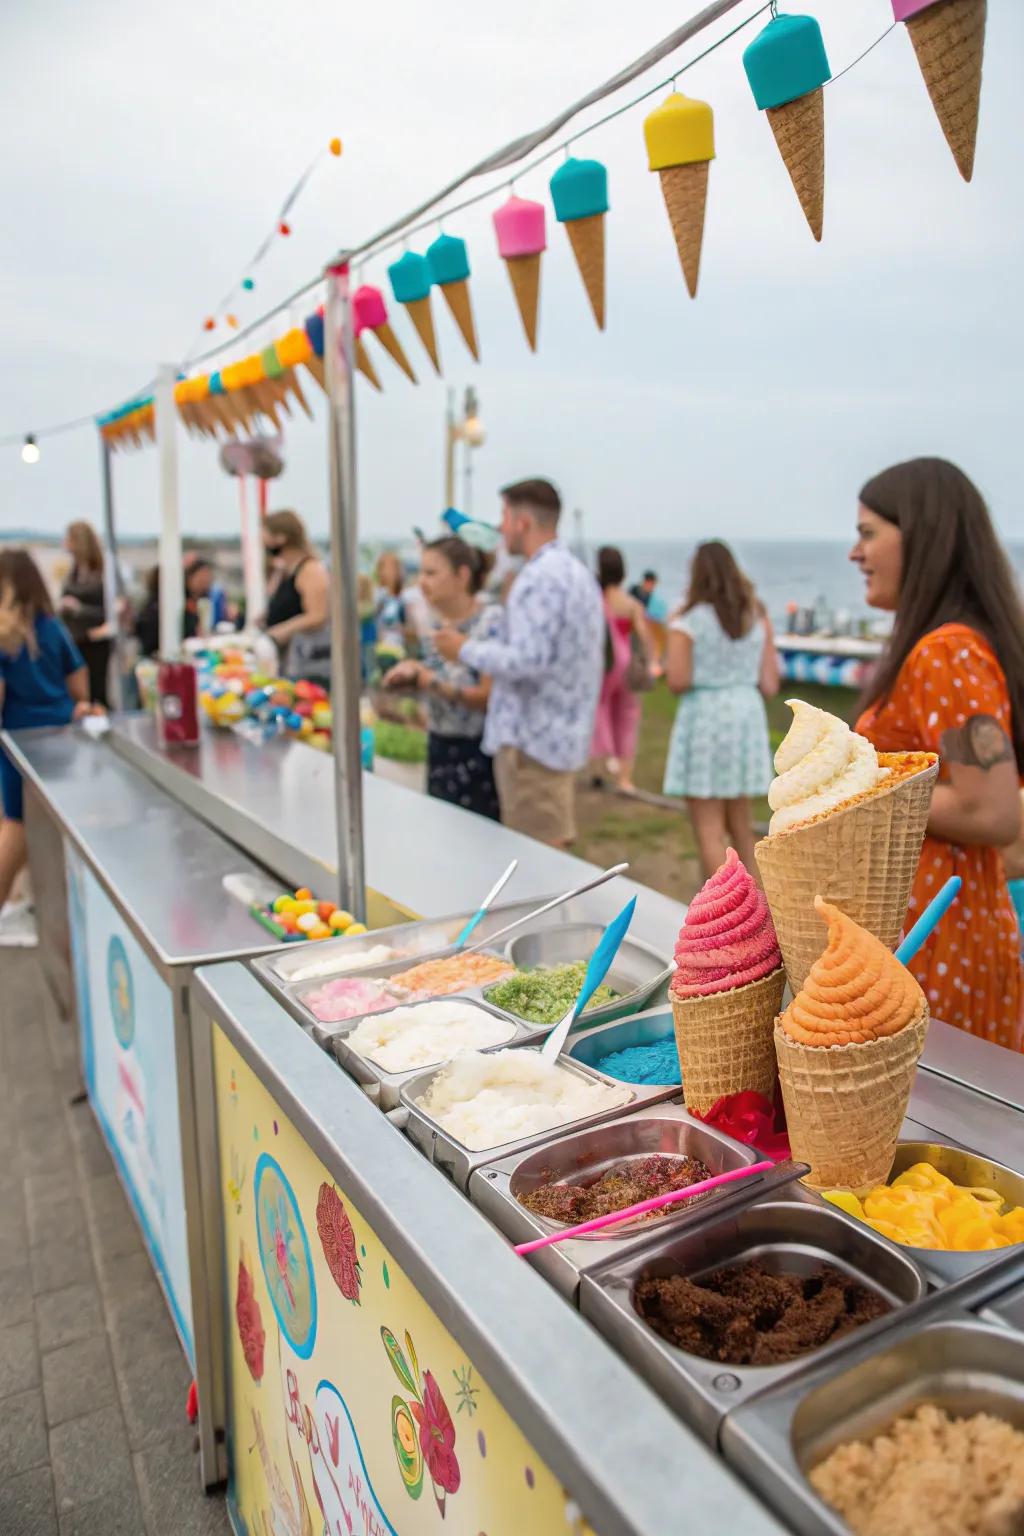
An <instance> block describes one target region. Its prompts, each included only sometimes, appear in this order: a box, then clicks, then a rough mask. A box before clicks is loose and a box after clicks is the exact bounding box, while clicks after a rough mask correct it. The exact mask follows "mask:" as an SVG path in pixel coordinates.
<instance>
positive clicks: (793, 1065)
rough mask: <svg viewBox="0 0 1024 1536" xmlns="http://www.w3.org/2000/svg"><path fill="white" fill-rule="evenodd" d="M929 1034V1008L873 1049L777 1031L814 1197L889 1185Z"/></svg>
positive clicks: (794, 1138)
mask: <svg viewBox="0 0 1024 1536" xmlns="http://www.w3.org/2000/svg"><path fill="white" fill-rule="evenodd" d="M927 1030H928V1007H927V1004H925V1006H924V1008H923V1010H922V1012H921V1013H919V1014H918V1015H917V1017H916V1018H915V1019H912V1020H911V1022H910V1023H909V1024H907V1025H906V1027H905V1028H903V1029H901V1030H900V1031H899V1033H898V1034H895V1035H888V1036H886V1037H885V1038H884V1039H882V1040H871V1041H869V1042H868V1043H867V1044H866V1045H833V1046H814V1045H799V1044H797V1043H796V1041H793V1040H790V1038H789V1036H788V1035H787V1034H786V1033H785V1031H784V1030H783V1029H782V1027H781V1025H777V1026H776V1029H775V1051H776V1055H777V1057H778V1063H779V1082H780V1084H781V1086H782V1101H783V1103H784V1104H785V1106H786V1125H787V1128H788V1131H789V1145H790V1148H791V1149H792V1153H793V1157H794V1159H795V1160H796V1161H797V1162H801V1163H809V1164H810V1166H811V1171H810V1173H809V1174H808V1175H807V1177H806V1179H805V1183H807V1184H810V1185H811V1186H812V1188H814V1189H852V1190H853V1191H855V1192H856V1193H862V1192H865V1191H867V1190H869V1189H873V1188H874V1187H875V1186H876V1185H878V1184H884V1183H885V1181H886V1179H887V1178H888V1177H889V1172H890V1170H891V1168H892V1160H893V1155H894V1154H895V1151H896V1143H897V1141H898V1140H899V1135H900V1128H901V1126H902V1125H903V1121H904V1118H905V1116H906V1113H907V1101H908V1100H909V1098H910V1090H911V1087H912V1086H913V1082H914V1073H915V1072H916V1070H917V1063H918V1058H919V1057H920V1055H921V1052H922V1050H923V1049H924V1038H925V1034H926V1033H927Z"/></svg>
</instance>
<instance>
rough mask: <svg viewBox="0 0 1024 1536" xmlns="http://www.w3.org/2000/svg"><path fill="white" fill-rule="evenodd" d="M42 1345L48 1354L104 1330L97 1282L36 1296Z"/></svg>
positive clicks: (40, 1346)
mask: <svg viewBox="0 0 1024 1536" xmlns="http://www.w3.org/2000/svg"><path fill="white" fill-rule="evenodd" d="M36 1327H37V1328H38V1330H39V1348H40V1349H41V1350H42V1351H43V1352H44V1353H45V1352H46V1351H47V1350H50V1349H59V1348H60V1347H61V1345H62V1344H71V1343H72V1342H73V1341H74V1340H75V1339H85V1338H88V1337H89V1335H90V1334H95V1333H102V1332H103V1308H102V1307H101V1305H100V1293H99V1291H98V1290H97V1288H96V1286H95V1285H82V1284H78V1285H66V1286H65V1287H64V1289H63V1290H62V1291H47V1292H46V1294H45V1295H43V1296H37V1297H36Z"/></svg>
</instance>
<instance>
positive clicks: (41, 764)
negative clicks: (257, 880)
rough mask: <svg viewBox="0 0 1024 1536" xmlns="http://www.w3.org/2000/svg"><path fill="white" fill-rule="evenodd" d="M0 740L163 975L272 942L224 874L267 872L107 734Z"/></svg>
mask: <svg viewBox="0 0 1024 1536" xmlns="http://www.w3.org/2000/svg"><path fill="white" fill-rule="evenodd" d="M3 742H4V745H5V747H6V748H7V750H8V751H9V752H10V753H11V755H12V756H13V757H14V759H15V761H16V762H17V765H18V767H19V768H20V770H21V772H22V773H23V774H24V775H25V777H26V779H28V781H29V782H30V783H31V784H32V785H33V786H34V788H35V789H36V790H37V791H38V793H39V796H40V797H41V799H42V800H43V801H44V802H45V804H46V807H47V809H48V810H49V812H50V814H51V816H52V817H53V818H54V820H55V821H56V822H57V823H58V825H59V826H60V828H61V830H62V831H63V833H64V834H65V835H66V836H67V837H68V838H69V839H70V841H71V842H72V843H73V844H74V846H75V847H76V848H77V849H78V850H79V852H80V853H81V854H82V856H83V858H84V859H85V860H86V862H87V863H88V865H89V866H90V868H91V869H92V870H93V872H94V873H95V875H96V877H97V879H98V880H99V882H100V884H101V885H102V886H103V887H104V889H105V890H106V892H107V894H108V895H109V896H110V897H111V899H112V900H113V901H114V902H115V903H116V904H117V906H118V907H119V908H120V909H121V910H122V911H123V913H124V916H125V920H126V921H127V923H128V924H129V926H130V927H131V929H132V930H133V932H134V933H135V936H136V938H137V939H138V940H139V942H140V944H141V945H142V946H143V948H144V949H145V950H146V951H147V952H148V953H149V955H150V958H151V959H152V960H153V962H154V964H155V965H156V966H157V968H158V969H159V970H161V971H162V972H163V973H164V975H165V979H166V973H167V971H168V969H169V968H171V967H177V966H181V967H186V968H187V967H189V966H193V965H200V964H203V963H204V962H209V961H213V960H228V959H233V958H235V957H240V956H242V955H251V954H252V953H253V952H254V951H256V950H261V949H269V948H276V947H277V946H276V945H273V944H271V943H269V942H268V941H267V935H266V934H265V932H264V931H263V929H261V928H260V927H259V925H258V924H257V923H256V921H255V920H254V919H253V918H252V917H251V916H250V914H249V912H248V910H247V908H246V907H245V906H243V905H242V904H241V903H240V902H238V901H236V900H234V899H233V898H232V897H231V896H229V895H228V893H227V892H226V891H225V889H224V886H223V883H222V882H223V880H224V877H225V876H226V875H249V876H252V877H261V878H263V879H266V876H267V871H266V870H264V869H261V868H260V867H259V865H258V864H256V863H255V862H253V860H252V859H250V858H247V857H246V855H245V854H243V853H242V852H240V851H239V849H237V848H235V847H232V846H231V844H230V843H228V842H227V841H225V839H224V838H223V837H221V836H219V835H218V834H217V833H216V832H215V831H213V830H212V828H210V827H207V826H204V825H203V824H202V823H201V822H198V821H197V820H196V817H195V816H194V815H193V814H192V813H191V812H190V811H189V810H188V809H186V808H185V807H184V806H183V805H181V804H179V803H178V802H177V801H176V800H175V799H174V798H173V797H172V796H171V795H169V794H166V793H165V792H164V791H163V790H161V789H159V788H157V787H156V785H154V784H153V782H152V781H151V780H150V779H149V778H148V777H147V776H146V775H145V774H143V773H140V772H139V771H138V770H137V769H136V768H133V767H132V766H131V765H130V764H129V763H127V762H125V761H124V760H123V759H122V758H121V757H120V756H118V754H117V753H115V752H112V751H111V750H110V747H109V746H108V745H107V742H106V740H105V739H103V740H99V741H96V740H91V739H90V738H88V737H86V736H85V735H84V734H83V733H82V732H81V731H77V730H35V731H14V732H10V733H9V732H6V731H5V732H4V733H3ZM309 755H310V756H311V757H312V756H315V755H316V754H314V753H312V752H311V753H310V754H309Z"/></svg>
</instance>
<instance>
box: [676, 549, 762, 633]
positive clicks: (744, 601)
mask: <svg viewBox="0 0 1024 1536" xmlns="http://www.w3.org/2000/svg"><path fill="white" fill-rule="evenodd" d="M698 603H710V604H711V606H712V608H714V610H715V613H716V615H717V617H718V622H719V624H721V626H722V628H723V629H724V630H725V632H726V634H727V635H728V636H729V637H730V639H732V640H739V639H740V637H741V636H742V635H745V634H747V633H748V632H749V630H750V627H751V625H752V624H753V623H754V621H755V619H757V618H759V617H760V615H761V613H762V611H763V610H762V608H761V604H760V603H759V602H758V600H757V594H756V592H755V591H754V584H753V582H752V581H750V580H749V579H748V578H747V577H746V576H744V574H743V572H742V571H741V570H740V568H739V566H738V565H737V564H736V556H735V555H734V554H733V552H732V550H731V549H730V548H729V546H728V544H723V543H722V541H721V539H709V540H708V541H707V543H706V544H698V545H697V548H696V550H695V551H694V555H693V562H692V564H691V566H690V590H689V592H688V593H687V594H686V602H685V603H684V604H683V612H684V613H689V611H690V609H691V608H696V606H697V604H698Z"/></svg>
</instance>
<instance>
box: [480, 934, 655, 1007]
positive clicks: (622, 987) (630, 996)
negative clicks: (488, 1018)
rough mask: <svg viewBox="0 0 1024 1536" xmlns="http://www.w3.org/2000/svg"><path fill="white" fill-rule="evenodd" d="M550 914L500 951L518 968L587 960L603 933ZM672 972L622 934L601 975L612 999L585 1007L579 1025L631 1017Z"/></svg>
mask: <svg viewBox="0 0 1024 1536" xmlns="http://www.w3.org/2000/svg"><path fill="white" fill-rule="evenodd" d="M551 916H552V918H555V921H551V919H548V920H546V921H545V922H544V924H543V926H538V927H536V928H534V927H533V926H532V925H531V926H530V927H528V928H526V929H524V931H523V932H522V933H517V934H516V935H515V937H514V938H511V939H510V940H509V941H508V944H507V945H506V946H505V953H506V954H507V955H508V957H509V959H510V960H511V961H512V963H513V965H514V966H515V967H516V969H517V970H519V971H535V970H537V969H538V968H539V967H542V966H543V967H547V966H554V965H572V964H573V963H574V962H575V961H577V960H587V959H589V958H590V956H591V954H592V953H593V951H594V950H595V949H596V948H597V945H598V943H599V941H600V939H601V937H602V935H603V934H604V924H603V923H571V922H566V921H565V915H564V913H563V912H561V911H559V912H558V913H557V914H555V913H552V915H551ZM674 970H675V963H674V961H672V960H670V959H667V958H666V957H665V956H664V955H660V954H659V953H658V951H657V950H656V949H652V947H651V946H650V944H645V943H644V942H643V940H641V939H633V938H630V937H629V936H628V935H627V936H626V938H624V939H623V941H622V943H621V944H620V946H619V950H618V953H617V955H616V956H615V959H614V960H613V961H612V965H611V969H610V971H609V972H608V975H607V976H606V977H605V983H606V985H607V986H609V987H611V989H612V991H613V992H615V993H617V996H616V997H615V998H614V1000H613V1001H612V1002H610V1003H604V1004H602V1006H601V1007H599V1008H588V1009H587V1011H586V1013H585V1014H584V1015H583V1021H582V1022H581V1024H580V1026H579V1027H580V1028H584V1027H587V1028H590V1027H593V1026H594V1025H597V1024H606V1023H608V1022H610V1021H611V1020H613V1019H621V1018H625V1017H627V1016H628V1015H629V1014H631V1013H635V1012H636V1011H637V1010H638V1009H640V1008H643V1007H644V1006H645V1004H647V1003H649V1002H650V1001H651V999H652V998H653V997H655V996H656V994H657V992H658V990H659V989H660V988H662V987H664V986H665V983H666V982H667V981H668V979H669V977H670V976H671V975H672V972H673V971H674ZM484 995H485V996H486V990H485V993H484ZM533 1027H534V1028H537V1027H538V1026H536V1025H535V1026H533ZM549 1027H550V1026H549Z"/></svg>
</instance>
